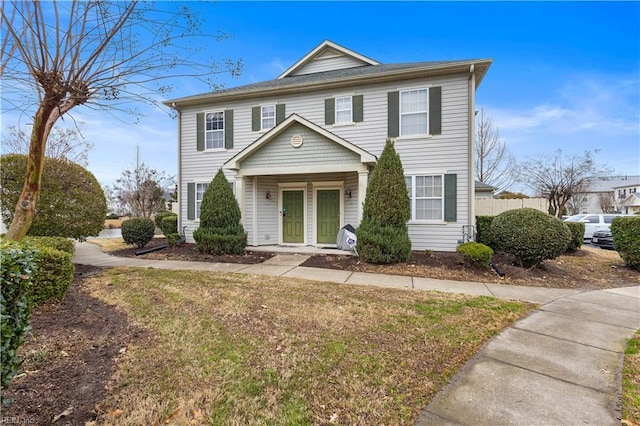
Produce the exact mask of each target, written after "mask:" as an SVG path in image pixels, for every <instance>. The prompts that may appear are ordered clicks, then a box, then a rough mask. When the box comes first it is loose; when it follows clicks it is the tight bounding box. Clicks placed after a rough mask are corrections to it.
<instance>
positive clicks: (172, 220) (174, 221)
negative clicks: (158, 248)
mask: <svg viewBox="0 0 640 426" xmlns="http://www.w3.org/2000/svg"><path fill="white" fill-rule="evenodd" d="M160 229H162V233H163V234H164V235H165V236H168V235H169V234H177V233H178V216H177V215H175V214H174V215H172V216H165V217H164V218H163V219H162V222H161V223H160Z"/></svg>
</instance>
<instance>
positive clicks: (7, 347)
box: [0, 241, 35, 402]
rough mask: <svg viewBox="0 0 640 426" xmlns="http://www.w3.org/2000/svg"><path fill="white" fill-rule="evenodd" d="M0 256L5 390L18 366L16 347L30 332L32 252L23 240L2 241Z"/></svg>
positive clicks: (0, 363)
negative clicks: (19, 241) (18, 241)
mask: <svg viewBox="0 0 640 426" xmlns="http://www.w3.org/2000/svg"><path fill="white" fill-rule="evenodd" d="M0 259H1V261H0V275H1V277H0V279H1V280H0V330H1V333H0V334H1V340H0V368H1V373H2V376H1V377H0V382H1V385H2V388H1V389H2V390H4V389H6V388H7V387H8V386H9V383H11V380H12V379H13V377H14V376H15V375H16V373H17V372H18V369H19V368H20V362H21V361H20V359H19V358H18V349H19V348H20V346H22V344H23V343H24V336H25V334H26V333H27V332H28V331H29V318H30V316H31V304H30V303H29V291H30V287H31V280H32V277H33V271H34V268H35V252H34V251H33V249H31V248H29V247H27V246H25V245H24V244H22V243H17V242H14V241H3V242H2V243H1V245H0ZM2 402H4V401H2Z"/></svg>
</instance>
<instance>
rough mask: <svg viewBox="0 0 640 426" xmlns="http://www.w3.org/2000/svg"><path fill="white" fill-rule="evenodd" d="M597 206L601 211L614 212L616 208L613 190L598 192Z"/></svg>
mask: <svg viewBox="0 0 640 426" xmlns="http://www.w3.org/2000/svg"><path fill="white" fill-rule="evenodd" d="M598 207H599V208H600V211H601V212H602V213H614V212H615V211H616V210H617V209H616V200H615V196H614V193H613V191H611V192H598Z"/></svg>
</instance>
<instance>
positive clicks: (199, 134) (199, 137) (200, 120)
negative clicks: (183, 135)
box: [196, 112, 204, 151]
mask: <svg viewBox="0 0 640 426" xmlns="http://www.w3.org/2000/svg"><path fill="white" fill-rule="evenodd" d="M196 147H197V149H198V151H204V112H199V113H197V114H196Z"/></svg>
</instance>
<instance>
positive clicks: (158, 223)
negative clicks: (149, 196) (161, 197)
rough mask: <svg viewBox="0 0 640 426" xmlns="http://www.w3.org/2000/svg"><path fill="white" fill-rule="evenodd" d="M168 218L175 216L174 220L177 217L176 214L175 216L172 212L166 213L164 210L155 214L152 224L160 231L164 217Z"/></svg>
mask: <svg viewBox="0 0 640 426" xmlns="http://www.w3.org/2000/svg"><path fill="white" fill-rule="evenodd" d="M169 216H175V217H176V218H177V217H178V215H177V214H175V213H173V212H170V211H166V210H165V211H162V212H158V213H156V215H155V217H154V218H153V220H154V222H155V224H156V227H158V228H160V229H162V220H163V219H164V218H165V217H169Z"/></svg>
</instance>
